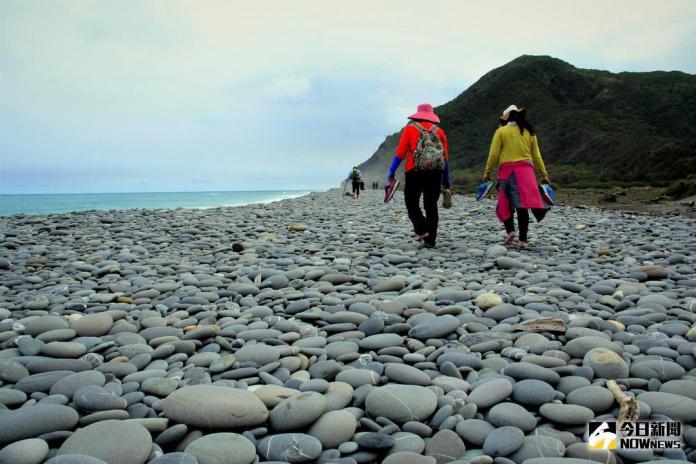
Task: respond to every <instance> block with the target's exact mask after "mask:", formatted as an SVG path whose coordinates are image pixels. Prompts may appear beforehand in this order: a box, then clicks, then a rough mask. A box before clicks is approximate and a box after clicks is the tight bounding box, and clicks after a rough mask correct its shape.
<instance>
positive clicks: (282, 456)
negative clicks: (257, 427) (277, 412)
mask: <svg viewBox="0 0 696 464" xmlns="http://www.w3.org/2000/svg"><path fill="white" fill-rule="evenodd" d="M256 449H257V450H258V452H259V454H260V455H261V456H263V457H264V458H265V459H266V460H268V461H285V462H289V463H290V464H294V463H298V462H310V461H314V460H315V459H316V458H318V457H319V455H320V454H321V442H319V440H317V439H316V438H314V437H313V436H311V435H306V434H304V433H281V434H280V435H269V436H267V437H265V438H264V439H263V440H261V441H260V442H259V443H258V445H257V446H256Z"/></svg>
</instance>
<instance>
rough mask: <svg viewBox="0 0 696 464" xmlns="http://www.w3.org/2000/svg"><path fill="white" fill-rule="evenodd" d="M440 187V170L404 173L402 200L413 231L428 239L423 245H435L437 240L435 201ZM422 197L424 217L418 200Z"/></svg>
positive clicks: (438, 196)
mask: <svg viewBox="0 0 696 464" xmlns="http://www.w3.org/2000/svg"><path fill="white" fill-rule="evenodd" d="M441 185H442V170H434V171H416V170H415V169H413V170H411V171H409V172H407V173H406V186H405V187H404V200H405V201H406V210H407V211H408V218H409V219H410V220H411V222H412V223H413V231H414V232H415V233H416V235H423V234H425V233H426V232H427V233H428V237H427V238H425V239H424V242H425V243H428V244H430V245H435V239H436V238H437V223H438V221H439V217H438V213H437V200H438V198H440V186H441ZM421 195H423V207H424V209H425V216H423V211H421V208H420V198H421Z"/></svg>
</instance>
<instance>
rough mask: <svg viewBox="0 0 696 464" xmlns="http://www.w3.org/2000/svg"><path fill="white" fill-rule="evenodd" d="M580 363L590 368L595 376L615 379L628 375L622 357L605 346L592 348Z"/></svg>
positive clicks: (626, 366)
mask: <svg viewBox="0 0 696 464" xmlns="http://www.w3.org/2000/svg"><path fill="white" fill-rule="evenodd" d="M582 365H583V366H586V367H589V368H590V369H592V372H594V375H595V377H596V378H600V379H607V380H615V379H625V378H627V377H628V365H626V362H625V361H624V360H623V358H622V357H621V356H619V355H618V354H616V353H615V352H613V351H611V350H608V349H606V348H592V349H591V350H590V351H588V352H587V354H585V356H584V357H583V360H582Z"/></svg>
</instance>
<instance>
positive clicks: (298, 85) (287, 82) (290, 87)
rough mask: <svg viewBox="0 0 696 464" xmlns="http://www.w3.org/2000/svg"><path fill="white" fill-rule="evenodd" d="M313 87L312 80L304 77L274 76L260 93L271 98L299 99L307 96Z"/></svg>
mask: <svg viewBox="0 0 696 464" xmlns="http://www.w3.org/2000/svg"><path fill="white" fill-rule="evenodd" d="M311 88H312V82H311V81H310V80H309V79H306V78H303V77H274V78H273V79H271V81H270V82H268V83H267V84H265V85H263V86H262V87H261V91H260V93H261V95H263V96H265V97H267V98H270V99H284V98H289V99H298V98H300V97H305V96H307V94H308V93H309V91H310V90H311Z"/></svg>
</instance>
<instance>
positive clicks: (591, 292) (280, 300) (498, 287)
mask: <svg viewBox="0 0 696 464" xmlns="http://www.w3.org/2000/svg"><path fill="white" fill-rule="evenodd" d="M382 200H383V192H381V191H371V190H367V191H364V192H363V193H362V194H361V197H360V199H359V200H352V199H350V198H348V197H343V196H342V194H341V192H340V191H338V190H334V191H328V192H314V193H310V194H308V195H305V196H302V197H298V198H293V199H287V200H283V201H280V202H274V203H268V204H255V205H245V206H240V207H229V208H214V209H206V210H194V209H183V208H182V209H171V210H149V211H141V210H121V211H110V212H106V211H98V212H95V213H85V212H81V213H72V214H69V215H49V216H44V217H32V216H23V217H18V216H15V217H11V218H0V382H1V383H0V408H3V409H6V411H5V412H3V413H2V414H0V449H1V448H3V447H6V446H9V447H13V449H15V450H17V449H18V450H23V451H24V452H25V453H28V452H32V453H35V454H37V455H41V456H43V458H42V459H40V460H38V461H37V462H43V460H44V459H48V458H49V457H52V456H54V455H59V454H67V453H77V454H82V455H85V456H92V457H97V458H99V459H101V460H102V461H104V462H122V461H118V459H119V457H121V458H122V457H123V456H128V460H129V461H128V462H132V463H135V464H145V463H150V462H152V461H155V459H154V458H156V457H158V456H160V455H162V454H164V455H165V456H166V455H169V456H168V458H171V459H174V458H175V457H176V456H172V454H173V453H175V452H178V453H185V454H189V455H191V456H197V457H199V458H200V460H203V459H204V456H209V455H211V454H210V453H213V454H214V453H219V452H221V451H222V450H224V452H225V454H226V455H229V456H236V457H239V459H240V460H241V461H240V462H244V464H252V463H253V462H255V461H256V460H258V461H261V462H263V461H281V462H289V461H290V460H292V461H297V462H312V461H316V460H319V459H322V460H324V459H325V460H328V461H337V462H341V463H345V464H356V463H358V462H360V463H365V464H368V463H369V464H371V463H375V464H377V463H383V462H384V463H387V464H397V463H401V462H418V463H421V462H422V463H423V464H426V463H427V464H433V463H434V462H435V463H437V460H438V459H441V460H443V462H450V461H460V462H462V463H467V464H475V463H476V464H491V463H492V462H493V459H494V458H495V457H496V456H498V455H499V454H500V453H501V452H502V453H505V456H507V459H508V460H509V461H511V462H513V463H515V464H523V463H524V462H525V461H527V462H529V460H531V459H534V458H547V460H550V461H549V462H556V461H554V460H557V461H558V462H565V461H564V460H563V459H562V458H582V457H587V456H589V454H588V453H589V451H588V448H587V444H586V442H585V440H586V439H585V433H586V426H587V422H588V421H590V420H597V421H615V420H616V418H617V417H618V415H619V410H620V406H619V403H618V402H617V398H615V396H614V393H612V391H615V389H614V390H612V388H610V387H611V385H613V384H612V382H616V384H617V385H618V386H619V387H620V389H622V390H623V392H624V393H625V394H626V395H628V396H630V397H635V398H636V399H637V404H638V406H639V417H640V418H641V420H664V417H669V418H670V419H673V420H678V421H681V422H682V423H683V424H686V425H685V427H684V431H683V432H684V437H685V445H684V447H683V448H682V449H681V450H677V451H675V453H677V452H679V453H681V454H679V455H678V457H679V458H684V459H686V458H687V457H688V458H689V459H692V460H693V459H694V458H696V442H694V441H693V440H692V438H693V436H692V435H691V434H693V431H691V432H690V431H689V430H691V429H688V427H687V425H688V424H693V423H695V422H696V395H694V391H696V390H694V388H693V386H694V385H696V270H695V267H694V264H696V242H694V241H693V237H692V236H693V230H695V229H696V220H693V219H689V218H679V219H678V220H675V219H674V218H672V217H643V216H637V215H632V214H624V213H619V212H608V211H601V210H598V209H595V208H587V209H580V208H574V207H571V206H559V207H557V208H555V209H554V210H552V211H551V212H550V213H549V214H548V215H547V217H546V218H545V219H544V220H543V221H542V222H541V223H540V224H537V223H533V224H531V227H530V240H529V249H528V250H525V251H521V250H518V249H516V248H514V247H504V246H502V245H501V243H502V240H503V238H504V236H505V234H504V231H503V228H502V225H501V224H500V223H499V222H498V221H497V219H496V217H495V212H494V211H495V200H494V199H485V200H483V201H482V202H480V203H477V202H475V200H474V199H473V198H469V197H466V196H456V197H455V198H454V201H453V208H452V209H448V210H445V209H440V227H439V232H438V242H437V247H436V248H434V249H425V248H423V247H422V245H420V244H418V243H416V242H414V241H413V233H412V230H411V226H410V221H409V220H408V217H407V215H406V211H405V207H404V205H403V193H402V192H397V194H396V198H395V199H394V200H393V201H392V202H390V203H389V204H387V205H384V204H383V202H382ZM17 424H20V425H21V426H18V425H17ZM503 432H505V436H504V437H502V438H501V437H500V436H498V434H503ZM95 437H98V439H95ZM487 437H492V438H490V439H487ZM503 445H504V446H505V449H504V450H503V451H499V450H500V449H501V448H500V447H501V446H503ZM288 450H294V452H295V451H296V454H292V456H290V455H288V454H287V452H288ZM3 451H4V450H2V451H0V453H2V452H3ZM405 453H406V454H405ZM594 453H599V451H596V452H593V456H596V455H595V454H594ZM617 453H621V452H617ZM619 455H620V456H622V458H623V462H625V463H626V464H629V463H631V462H634V461H636V460H635V459H631V457H633V456H637V457H639V459H638V460H637V462H646V461H650V460H653V459H658V458H661V457H665V456H663V454H662V453H661V452H659V451H657V452H652V451H641V452H640V454H639V455H638V454H635V453H633V454H632V453H626V454H619ZM297 456H299V457H300V458H301V459H300V458H297V459H296V457H297ZM302 456H304V458H302ZM320 456H323V457H320ZM443 456H445V457H446V460H444V459H445V458H443ZM178 457H179V458H181V459H183V457H182V456H181V455H179V456H178ZM0 458H2V455H0ZM242 458H243V459H242ZM675 458H676V457H675ZM406 459H410V461H407V460H406ZM607 459H608V458H607ZM0 460H1V459H0ZM191 462H194V461H191ZM544 462H546V461H544Z"/></svg>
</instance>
